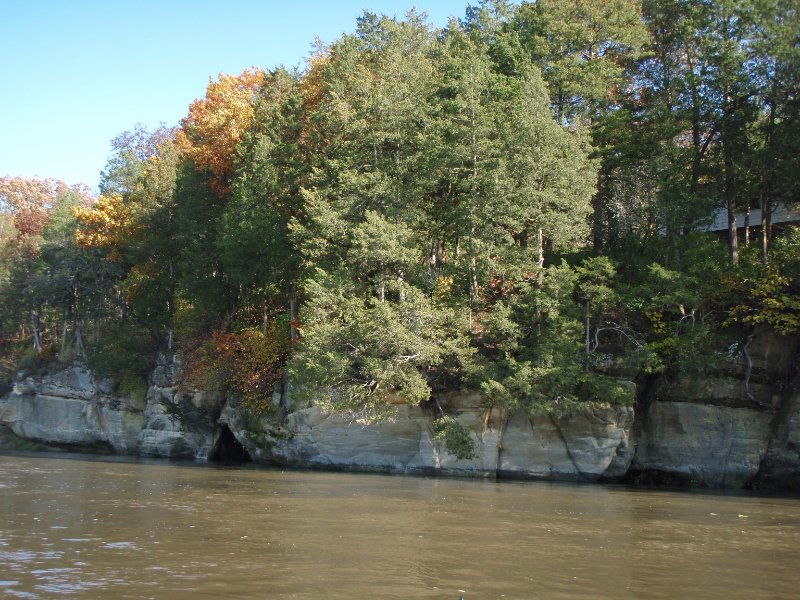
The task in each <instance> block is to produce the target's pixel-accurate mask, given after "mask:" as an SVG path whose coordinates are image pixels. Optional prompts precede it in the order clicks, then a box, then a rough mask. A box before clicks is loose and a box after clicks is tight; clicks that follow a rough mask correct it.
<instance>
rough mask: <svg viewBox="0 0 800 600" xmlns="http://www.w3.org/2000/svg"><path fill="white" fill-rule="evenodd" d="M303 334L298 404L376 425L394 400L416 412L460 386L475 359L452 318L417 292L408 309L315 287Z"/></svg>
mask: <svg viewBox="0 0 800 600" xmlns="http://www.w3.org/2000/svg"><path fill="white" fill-rule="evenodd" d="M309 291H312V293H314V292H316V293H315V295H314V296H313V297H312V300H311V301H310V302H309V303H308V305H307V307H306V309H305V310H306V314H305V317H304V318H303V322H304V325H305V328H304V329H303V332H304V338H303V339H302V340H301V342H300V344H299V346H298V348H297V352H296V354H295V356H294V359H293V361H292V363H291V365H290V374H291V379H292V381H294V382H296V385H297V386H298V393H297V396H298V398H300V399H309V400H314V401H315V402H316V403H317V404H319V405H320V406H322V407H323V408H324V409H325V410H329V411H346V412H351V413H352V414H354V415H356V416H357V417H358V418H364V419H367V420H369V419H376V418H381V417H383V416H386V415H387V414H389V413H390V412H391V409H392V408H391V404H389V402H388V401H389V400H390V399H394V398H397V397H399V399H401V400H402V401H406V402H409V403H411V404H417V403H420V402H424V401H426V400H428V399H429V398H430V395H431V391H432V389H433V388H434V387H449V386H452V385H454V384H455V383H457V381H458V377H459V372H460V370H461V369H462V368H463V365H464V364H465V363H467V362H468V361H469V358H470V355H471V351H470V349H469V347H468V342H467V339H466V337H465V336H464V335H463V334H461V335H459V334H458V332H459V331H463V326H464V324H463V323H459V322H458V319H457V315H455V314H454V313H452V311H450V310H448V309H446V308H441V307H438V306H436V305H435V304H434V303H432V302H431V301H430V299H428V298H427V297H426V296H425V295H423V294H422V293H420V292H419V291H418V290H416V289H415V288H414V287H411V286H407V287H406V288H405V289H404V290H403V293H404V295H405V298H404V299H403V301H385V302H380V301H378V300H375V299H367V300H362V299H360V298H358V297H355V296H351V295H350V294H348V291H349V290H347V289H346V288H344V287H339V288H338V289H337V288H336V287H329V286H327V285H326V286H319V287H317V286H316V285H315V286H312V287H311V289H310V290H309Z"/></svg>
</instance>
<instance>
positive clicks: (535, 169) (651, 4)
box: [0, 0, 800, 456]
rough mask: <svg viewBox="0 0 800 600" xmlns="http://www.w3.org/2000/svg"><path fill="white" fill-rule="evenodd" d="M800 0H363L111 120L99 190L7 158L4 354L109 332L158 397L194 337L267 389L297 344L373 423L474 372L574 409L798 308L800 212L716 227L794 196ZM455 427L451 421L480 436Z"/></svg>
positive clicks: (493, 401) (440, 431)
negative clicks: (271, 48) (339, 22)
mask: <svg viewBox="0 0 800 600" xmlns="http://www.w3.org/2000/svg"><path fill="white" fill-rule="evenodd" d="M797 19H798V13H797V11H796V10H795V9H794V6H793V5H792V4H791V2H790V0H770V1H768V2H761V1H755V0H741V1H739V0H736V1H733V0H714V1H709V2H688V3H687V2H678V3H665V2H659V1H656V0H642V1H641V2H639V1H638V0H586V1H577V0H568V1H563V2H562V1H556V0H540V1H537V2H524V3H522V4H521V5H519V6H517V5H514V4H512V3H510V2H505V1H502V0H497V1H494V0H492V1H486V2H480V3H478V5H476V6H471V7H469V8H468V9H467V11H466V15H465V18H464V19H463V21H457V20H455V19H454V20H452V21H451V23H450V24H449V25H448V26H447V27H446V28H445V29H443V30H438V31H437V30H434V29H433V28H432V27H431V26H430V25H429V24H428V23H426V21H425V18H424V17H423V16H421V15H419V14H417V13H415V12H412V13H410V14H409V15H408V16H407V18H406V19H405V20H397V19H392V18H388V17H385V16H379V15H375V14H372V13H365V14H364V15H363V16H362V17H361V18H360V19H359V20H358V24H357V29H356V31H355V32H354V33H352V34H348V35H344V36H342V37H341V38H339V39H338V40H335V41H334V42H333V43H332V44H331V45H330V46H329V47H327V48H324V49H322V51H321V52H320V53H319V54H318V55H317V56H315V57H313V58H312V59H311V60H310V61H309V69H308V70H307V72H305V73H297V72H293V73H289V72H287V71H285V70H283V69H276V70H274V71H272V72H270V73H263V72H261V71H257V70H253V71H248V72H246V73H245V74H244V75H243V76H242V77H240V78H237V77H229V76H223V77H221V78H220V82H219V83H218V84H213V85H212V86H210V88H209V96H208V97H207V98H206V99H205V100H202V101H198V102H196V103H194V104H193V106H192V108H190V115H189V117H188V118H187V120H185V121H184V132H183V134H182V137H181V136H179V140H178V141H177V142H176V141H175V140H174V139H173V134H174V131H173V130H171V129H168V128H166V127H161V128H159V129H157V130H156V131H154V132H148V131H147V130H145V129H144V128H142V127H141V126H137V127H136V128H135V129H134V131H133V132H127V133H125V134H122V135H121V136H120V137H118V138H117V139H115V140H114V142H113V145H112V155H111V157H110V159H109V163H108V165H107V167H106V169H105V171H104V173H103V182H102V185H101V187H102V189H103V191H104V192H105V193H108V194H114V196H113V197H109V198H106V199H104V200H103V201H102V202H99V203H98V204H97V205H95V208H96V210H95V209H88V208H86V206H84V203H85V201H86V200H85V194H83V193H82V192H81V190H78V189H67V188H66V186H63V185H60V184H59V185H55V184H54V182H50V183H48V182H39V184H35V185H27V184H26V185H23V183H24V182H20V181H16V180H13V181H12V180H10V179H8V178H6V181H5V184H6V185H5V186H4V189H5V190H6V191H5V192H3V194H5V195H0V338H1V339H0V342H1V343H2V344H3V345H2V348H3V349H4V350H3V353H4V354H5V355H6V360H5V361H4V363H5V367H4V368H5V371H4V372H6V373H12V372H13V370H14V363H15V359H16V355H14V356H11V355H13V354H14V352H15V350H13V349H17V348H23V347H24V348H28V350H26V353H27V354H28V356H26V357H24V360H23V363H24V364H27V365H28V367H29V368H43V365H45V364H48V362H49V359H50V358H55V357H56V355H57V356H58V360H61V361H65V360H71V359H73V358H81V354H82V353H83V351H84V347H85V349H86V353H87V354H88V360H89V363H90V365H91V366H92V367H93V368H94V369H95V370H96V371H97V372H98V374H99V375H107V376H112V377H114V378H115V379H116V380H117V381H118V383H119V385H120V389H121V390H122V391H123V392H124V393H130V394H134V395H136V394H141V393H142V390H143V389H144V386H145V384H146V376H147V373H148V371H149V370H150V369H151V368H152V357H154V356H155V353H156V352H157V351H167V352H170V351H172V350H173V343H178V344H179V345H180V347H181V353H182V356H183V358H184V367H185V373H186V383H187V385H192V386H195V387H202V388H207V389H216V390H220V391H223V392H225V393H228V394H230V395H231V396H232V397H234V398H237V399H238V400H239V401H240V402H241V403H242V404H243V405H244V406H246V407H248V408H249V409H251V410H252V412H253V414H261V413H264V412H265V411H267V410H268V407H269V400H270V397H271V396H272V391H273V388H275V387H276V386H277V385H278V384H279V383H280V384H283V383H284V381H285V378H286V376H287V368H288V371H289V378H290V379H291V381H292V383H293V386H294V388H293V396H294V397H296V398H298V399H299V400H301V401H304V400H305V401H315V402H317V403H319V404H320V405H321V406H322V407H323V408H324V409H326V410H331V411H345V412H349V413H351V414H352V415H354V416H355V417H356V418H360V419H365V420H369V419H374V418H380V417H382V416H385V415H386V414H388V413H390V412H391V410H392V406H393V405H394V404H395V403H399V402H410V403H420V402H424V401H426V400H428V399H429V398H430V396H431V394H432V393H434V392H438V391H442V390H448V389H455V388H458V387H462V386H463V387H469V388H471V389H480V390H482V392H483V393H484V395H485V397H486V401H487V403H488V404H489V405H494V406H503V407H509V408H511V407H522V408H524V409H526V410H528V411H546V412H550V413H553V414H566V413H569V412H572V411H575V410H579V409H580V408H581V407H585V406H587V405H591V404H603V405H606V404H628V403H630V402H632V393H631V390H630V386H629V385H628V384H626V383H624V382H623V381H622V380H623V379H633V378H635V377H637V376H638V375H655V374H663V375H666V376H674V375H675V374H678V373H683V372H686V371H687V370H700V371H702V370H704V369H708V368H711V367H713V366H714V365H713V360H714V359H713V357H715V356H718V354H716V353H715V351H714V349H715V348H718V347H719V340H720V336H722V335H724V334H726V333H727V335H729V334H730V331H731V330H734V331H736V332H737V335H740V334H744V335H745V336H747V335H751V334H752V333H753V332H755V331H757V330H758V329H759V328H763V327H770V328H773V329H775V330H777V331H779V332H781V333H784V334H786V335H795V334H797V332H798V331H799V330H800V259H799V258H798V257H800V234H797V233H796V231H795V232H788V233H787V234H786V235H784V236H783V237H781V236H778V235H772V234H771V233H770V231H769V230H764V231H762V235H764V236H765V237H763V238H762V239H761V240H759V241H760V242H761V243H759V244H755V243H753V237H752V235H751V236H749V237H747V238H742V239H740V238H741V237H742V236H739V237H736V236H733V237H731V238H730V239H728V241H727V244H726V243H725V242H724V241H722V240H720V239H718V238H716V237H714V235H712V234H709V233H708V232H707V231H706V229H707V228H708V226H709V225H710V224H711V223H712V222H713V221H714V217H715V211H717V210H720V209H725V210H726V212H730V215H731V216H733V215H735V213H737V212H742V211H744V210H745V209H747V208H751V209H753V208H756V206H757V205H758V207H759V208H761V209H762V214H767V213H770V211H772V210H773V209H775V207H776V206H777V205H778V203H787V204H789V205H791V204H792V203H794V202H796V200H797V182H796V173H797V172H798V169H800V158H798V157H800V109H799V108H798V106H800V105H798V103H797V101H796V99H797V97H798V92H799V91H800V79H798V76H797V73H800V69H798V68H797V67H798V65H800V54H798V51H797V44H796V31H797V29H798V27H797V25H798V22H797ZM226 89H227V90H228V91H231V90H233V91H234V92H235V93H234V96H235V98H233V100H232V102H233V104H231V102H230V101H229V100H231V99H229V98H228V99H226V98H223V97H222V96H224V93H223V94H222V96H220V93H222V92H225V90H226ZM234 105H235V108H236V111H234V112H236V113H237V115H238V116H237V115H234V117H236V118H232V117H231V114H230V107H231V106H234ZM226 111H227V112H226ZM197 127H200V128H201V129H202V130H203V131H200V130H199V129H197ZM200 134H202V135H200ZM187 136H188V137H187ZM201 138H202V139H201ZM181 140H183V141H182V142H181ZM193 160H194V161H200V162H203V165H201V166H202V167H203V169H201V170H200V171H198V169H197V165H196V164H195V162H193ZM209 170H210V172H209ZM41 183H44V184H45V185H44V187H42V185H40V184H41ZM12 184H13V185H12ZM9 185H11V187H9ZM54 185H55V187H54ZM728 209H730V210H729V211H728ZM76 214H77V215H78V218H79V219H83V220H81V225H80V227H78V223H77V222H76V216H75V215H76ZM775 214H777V213H775ZM81 215H82V216H81ZM86 215H93V216H94V217H97V219H96V223H94V224H95V225H96V228H97V231H93V232H89V231H88V222H89V221H88V220H86V219H84V217H86ZM729 218H730V217H729ZM751 225H756V224H755V223H751ZM758 225H761V224H760V223H759V224H758ZM83 229H87V231H83ZM774 230H775V228H774V227H773V233H774ZM77 231H80V232H82V233H83V234H85V235H84V236H83V237H81V236H78V241H80V240H83V242H86V239H88V238H90V237H91V236H89V235H88V234H89V233H93V234H94V238H92V239H94V240H95V242H102V243H95V244H94V245H92V244H89V243H83V242H82V243H81V244H78V243H77V242H76V232H77ZM751 233H752V232H751ZM738 242H741V246H742V248H740V249H739V248H737V243H738ZM748 242H749V243H748ZM756 246H758V249H756ZM298 340H299V341H298ZM31 342H33V343H31ZM9 356H11V358H9ZM698 356H707V357H711V358H709V359H705V358H698ZM5 378H6V379H8V376H7V375H6V376H5ZM458 427H459V426H458V423H457V421H455V420H452V419H450V420H447V418H443V420H440V422H439V423H438V424H437V433H436V435H437V436H439V437H437V439H438V440H439V441H442V443H444V444H445V445H446V446H448V447H450V446H452V448H461V449H460V450H457V451H456V452H455V453H456V455H458V456H462V455H463V456H467V455H468V454H469V452H468V451H467V449H466V446H465V445H464V444H466V442H465V441H464V440H465V439H467V438H468V436H467V438H464V436H465V435H466V433H465V432H464V431H463V430H459V429H458ZM459 436H460V437H459ZM448 440H449V441H448ZM459 440H460V441H459ZM462 442H463V444H462ZM460 444H461V445H460ZM451 451H453V450H452V449H451Z"/></svg>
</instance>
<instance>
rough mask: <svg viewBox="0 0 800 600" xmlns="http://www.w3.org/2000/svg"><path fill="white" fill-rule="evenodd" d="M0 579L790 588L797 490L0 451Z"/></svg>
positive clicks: (267, 593) (88, 592)
mask: <svg viewBox="0 0 800 600" xmlns="http://www.w3.org/2000/svg"><path fill="white" fill-rule="evenodd" d="M0 516H1V517H2V518H1V519H0V597H8V598H52V597H60V596H65V595H70V596H74V597H79V598H111V597H113V598H190V597H191V598H204V597H206V598H212V597H228V598H300V599H311V598H314V599H317V598H320V599H326V600H327V599H331V598H347V599H351V598H369V599H376V598H398V599H399V598H402V599H409V598H437V599H439V598H441V599H451V600H457V599H458V598H459V596H463V598H464V600H470V599H479V598H548V599H549V598H670V599H672V598H704V599H707V598H726V599H727V598H796V597H798V594H799V593H800V557H799V556H798V549H800V498H787V497H759V496H744V495H720V494H711V493H698V492H686V491H665V490H652V489H631V488H626V487H622V486H603V485H568V484H549V483H535V482H534V483H521V482H499V483H498V482H493V481H471V480H456V479H427V478H417V477H402V476H383V475H365V474H348V473H325V472H309V471H282V470H275V469H263V468H260V469H259V468H256V467H251V466H248V467H245V468H242V467H223V466H213V465H209V466H197V465H186V464H176V463H170V462H160V461H143V460H122V459H114V458H97V457H86V456H72V457H70V458H64V457H55V456H52V455H11V454H7V455H0Z"/></svg>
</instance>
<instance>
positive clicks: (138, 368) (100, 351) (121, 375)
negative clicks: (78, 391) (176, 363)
mask: <svg viewBox="0 0 800 600" xmlns="http://www.w3.org/2000/svg"><path fill="white" fill-rule="evenodd" d="M98 337H99V339H98V340H97V341H96V342H93V343H89V344H88V345H87V352H86V354H87V356H86V358H87V363H88V366H89V368H90V369H91V370H92V371H93V372H94V373H95V374H96V375H97V376H98V377H101V378H103V377H108V378H110V379H113V380H114V381H115V382H116V383H117V386H118V389H119V391H120V392H122V393H124V394H130V395H131V396H132V397H134V398H138V399H142V398H143V397H144V394H145V393H146V392H147V382H148V378H149V376H150V373H151V372H152V370H153V368H154V367H155V360H156V352H157V350H158V345H157V341H156V340H154V339H153V338H152V336H151V335H150V332H149V331H148V330H147V328H145V327H142V326H141V325H136V324H135V323H132V322H130V321H128V322H125V323H119V322H114V321H108V322H106V323H104V324H103V326H102V329H101V331H100V332H99V336H98Z"/></svg>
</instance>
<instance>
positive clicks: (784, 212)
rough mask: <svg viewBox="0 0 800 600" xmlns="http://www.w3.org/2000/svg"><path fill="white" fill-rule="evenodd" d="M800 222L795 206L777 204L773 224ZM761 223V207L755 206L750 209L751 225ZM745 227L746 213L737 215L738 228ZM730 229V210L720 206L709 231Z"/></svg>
mask: <svg viewBox="0 0 800 600" xmlns="http://www.w3.org/2000/svg"><path fill="white" fill-rule="evenodd" d="M796 222H800V210H798V209H797V207H794V206H791V207H790V206H786V205H785V204H782V203H780V204H777V205H776V206H775V208H774V210H773V211H772V224H773V225H778V224H780V223H796ZM759 225H761V209H760V208H753V209H751V210H750V226H751V227H756V226H759ZM743 227H744V213H739V214H737V215H736V228H737V229H741V228H743ZM727 229H728V212H727V210H726V209H725V208H720V209H719V210H717V212H715V213H714V220H713V221H712V223H711V225H709V227H708V229H707V231H726V230H727Z"/></svg>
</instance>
